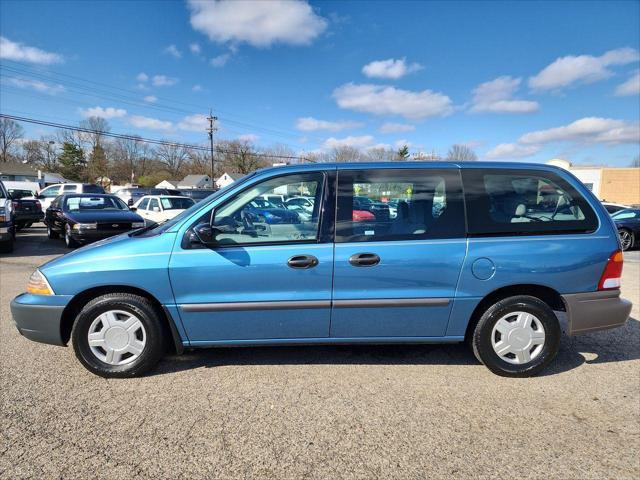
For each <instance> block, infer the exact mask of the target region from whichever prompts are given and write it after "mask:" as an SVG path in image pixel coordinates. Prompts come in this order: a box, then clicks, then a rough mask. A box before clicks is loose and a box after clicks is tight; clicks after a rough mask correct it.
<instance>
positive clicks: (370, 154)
mask: <svg viewBox="0 0 640 480" xmlns="http://www.w3.org/2000/svg"><path fill="white" fill-rule="evenodd" d="M366 159H367V160H368V161H370V162H390V161H393V160H395V159H396V152H395V151H393V150H392V149H390V148H383V147H378V148H370V149H369V150H367V154H366Z"/></svg>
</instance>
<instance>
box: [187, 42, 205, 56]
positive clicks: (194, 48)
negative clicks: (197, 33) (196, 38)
mask: <svg viewBox="0 0 640 480" xmlns="http://www.w3.org/2000/svg"><path fill="white" fill-rule="evenodd" d="M189 50H191V53H193V54H194V55H198V54H199V53H200V52H201V51H202V49H201V48H200V44H199V43H195V42H194V43H190V44H189Z"/></svg>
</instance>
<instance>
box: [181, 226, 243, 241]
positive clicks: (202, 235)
mask: <svg viewBox="0 0 640 480" xmlns="http://www.w3.org/2000/svg"><path fill="white" fill-rule="evenodd" d="M234 231H235V229H234V228H233V227H231V226H229V225H216V226H213V225H209V224H207V223H201V224H200V225H196V226H195V227H194V228H193V233H192V238H191V241H192V243H193V242H194V241H195V242H199V243H202V244H203V245H215V244H216V243H217V240H216V236H218V235H221V234H223V233H233V232H234Z"/></svg>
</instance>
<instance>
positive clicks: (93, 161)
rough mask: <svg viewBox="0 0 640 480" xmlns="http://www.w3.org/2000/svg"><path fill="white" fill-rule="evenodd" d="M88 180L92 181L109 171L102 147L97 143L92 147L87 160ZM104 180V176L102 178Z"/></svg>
mask: <svg viewBox="0 0 640 480" xmlns="http://www.w3.org/2000/svg"><path fill="white" fill-rule="evenodd" d="M87 172H88V176H89V180H90V181H92V182H94V181H96V180H97V179H98V178H100V177H106V176H107V175H108V173H109V162H108V160H107V155H106V153H105V151H104V148H102V146H101V145H100V144H99V143H98V144H96V145H95V146H94V147H93V150H92V151H91V155H89V162H88V163H87ZM103 180H104V178H103Z"/></svg>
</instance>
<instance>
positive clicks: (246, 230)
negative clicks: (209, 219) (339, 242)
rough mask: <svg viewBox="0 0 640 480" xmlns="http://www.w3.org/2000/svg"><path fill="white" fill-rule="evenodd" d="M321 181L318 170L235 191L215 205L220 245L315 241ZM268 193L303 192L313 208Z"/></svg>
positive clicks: (320, 200) (215, 222) (292, 193)
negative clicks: (293, 204) (292, 204)
mask: <svg viewBox="0 0 640 480" xmlns="http://www.w3.org/2000/svg"><path fill="white" fill-rule="evenodd" d="M323 185H324V175H323V174H322V173H321V172H314V173H308V174H297V175H286V176H283V177H277V178H272V179H269V180H266V181H264V182H262V183H259V184H257V185H254V186H252V187H251V188H248V189H247V190H244V191H243V192H240V193H238V194H237V195H236V196H235V197H234V198H233V199H232V200H231V201H230V202H228V203H227V204H225V205H222V206H221V207H219V208H217V209H216V210H215V213H214V218H213V225H214V226H215V227H218V229H219V230H220V231H221V233H219V234H218V235H217V236H216V240H217V242H218V244H220V245H238V244H256V243H289V242H315V241H317V240H318V231H319V227H320V216H321V209H320V205H321V203H322V195H323ZM270 195H280V197H278V198H282V197H281V195H305V196H309V197H312V198H313V199H314V208H313V210H312V211H301V210H300V209H293V208H288V206H287V205H285V204H282V202H279V203H274V202H273V201H272V200H271V199H270V198H269V197H270Z"/></svg>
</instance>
